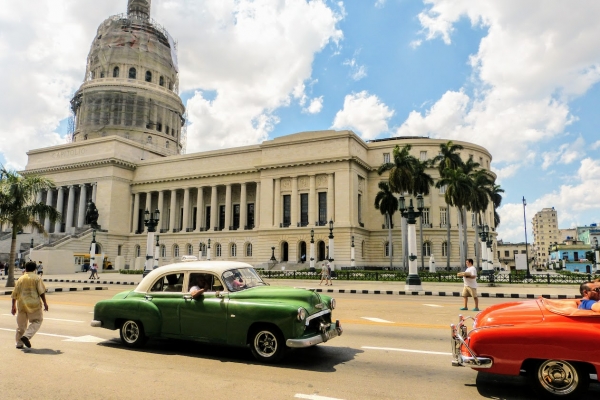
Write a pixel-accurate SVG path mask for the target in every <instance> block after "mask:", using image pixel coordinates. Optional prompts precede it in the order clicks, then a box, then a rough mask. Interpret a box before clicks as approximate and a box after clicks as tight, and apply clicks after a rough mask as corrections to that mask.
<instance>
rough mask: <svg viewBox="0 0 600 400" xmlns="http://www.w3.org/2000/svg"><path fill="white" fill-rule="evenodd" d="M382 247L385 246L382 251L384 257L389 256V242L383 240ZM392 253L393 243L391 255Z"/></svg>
mask: <svg viewBox="0 0 600 400" xmlns="http://www.w3.org/2000/svg"><path fill="white" fill-rule="evenodd" d="M384 247H385V248H384V253H385V254H384V255H385V256H386V257H389V256H390V242H385V245H384ZM393 253H394V248H393V245H392V255H393Z"/></svg>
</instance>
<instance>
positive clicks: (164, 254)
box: [160, 244, 167, 258]
mask: <svg viewBox="0 0 600 400" xmlns="http://www.w3.org/2000/svg"><path fill="white" fill-rule="evenodd" d="M160 256H161V257H162V258H167V246H165V245H164V244H161V245H160Z"/></svg>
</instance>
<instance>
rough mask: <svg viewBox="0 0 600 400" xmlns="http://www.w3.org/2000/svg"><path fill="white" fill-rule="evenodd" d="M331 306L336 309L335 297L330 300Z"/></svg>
mask: <svg viewBox="0 0 600 400" xmlns="http://www.w3.org/2000/svg"><path fill="white" fill-rule="evenodd" d="M329 308H331V309H332V310H333V309H335V299H331V301H330V302H329Z"/></svg>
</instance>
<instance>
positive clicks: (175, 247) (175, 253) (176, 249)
mask: <svg viewBox="0 0 600 400" xmlns="http://www.w3.org/2000/svg"><path fill="white" fill-rule="evenodd" d="M173 257H175V258H177V257H179V245H177V244H174V245H173Z"/></svg>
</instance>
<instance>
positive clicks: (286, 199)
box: [283, 194, 292, 227]
mask: <svg viewBox="0 0 600 400" xmlns="http://www.w3.org/2000/svg"><path fill="white" fill-rule="evenodd" d="M291 207H292V196H290V195H289V194H284V195H283V226H284V227H288V226H290V224H291V216H292V211H291Z"/></svg>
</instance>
